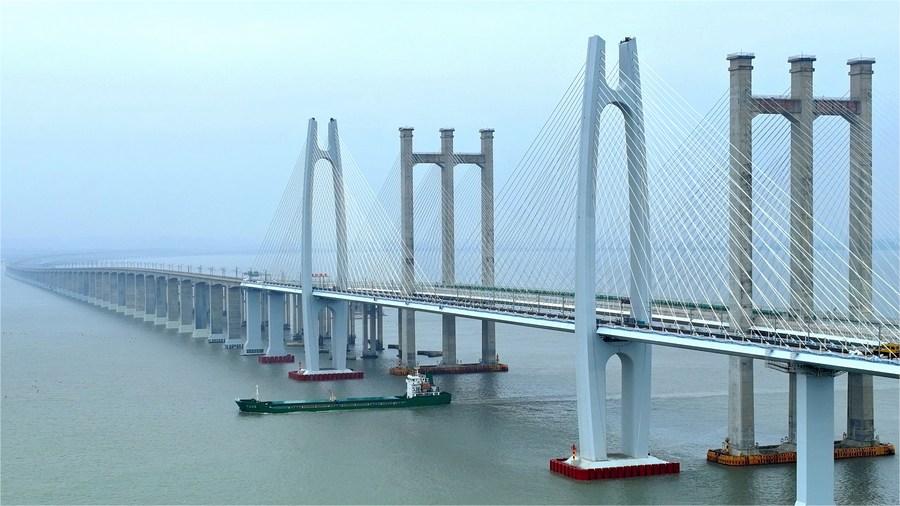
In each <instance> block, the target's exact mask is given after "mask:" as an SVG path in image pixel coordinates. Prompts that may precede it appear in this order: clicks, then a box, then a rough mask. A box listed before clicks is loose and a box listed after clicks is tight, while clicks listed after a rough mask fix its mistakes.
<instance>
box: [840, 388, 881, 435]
mask: <svg viewBox="0 0 900 506" xmlns="http://www.w3.org/2000/svg"><path fill="white" fill-rule="evenodd" d="M874 394H875V392H874V391H873V387H872V376H869V375H866V374H858V373H848V374H847V437H846V438H845V439H844V441H843V443H844V444H845V445H847V446H869V445H872V444H873V443H874V442H875V404H874Z"/></svg>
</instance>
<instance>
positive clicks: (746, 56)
mask: <svg viewBox="0 0 900 506" xmlns="http://www.w3.org/2000/svg"><path fill="white" fill-rule="evenodd" d="M754 58H756V55H755V54H753V53H744V52H738V53H730V54H729V55H728V56H726V57H725V59H726V60H728V61H731V60H752V59H754Z"/></svg>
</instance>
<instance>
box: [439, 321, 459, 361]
mask: <svg viewBox="0 0 900 506" xmlns="http://www.w3.org/2000/svg"><path fill="white" fill-rule="evenodd" d="M441 363H443V364H445V365H455V364H456V317H454V316H451V315H446V314H445V315H441Z"/></svg>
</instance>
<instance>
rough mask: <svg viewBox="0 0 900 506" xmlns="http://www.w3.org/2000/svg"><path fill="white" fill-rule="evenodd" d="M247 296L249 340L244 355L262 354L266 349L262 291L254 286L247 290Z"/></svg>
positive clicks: (245, 344)
mask: <svg viewBox="0 0 900 506" xmlns="http://www.w3.org/2000/svg"><path fill="white" fill-rule="evenodd" d="M246 296H247V340H246V342H244V351H243V352H242V353H241V354H242V355H262V354H263V353H264V352H265V351H266V350H265V348H263V343H262V307H261V304H260V298H261V296H262V292H260V291H259V290H256V289H254V288H248V289H247V290H246Z"/></svg>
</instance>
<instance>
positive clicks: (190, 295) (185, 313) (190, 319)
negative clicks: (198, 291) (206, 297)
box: [178, 279, 194, 334]
mask: <svg viewBox="0 0 900 506" xmlns="http://www.w3.org/2000/svg"><path fill="white" fill-rule="evenodd" d="M178 296H179V300H180V301H181V325H179V326H178V332H180V333H182V334H191V333H193V332H194V285H193V283H192V282H191V280H189V279H182V280H181V289H180V290H179V294H178Z"/></svg>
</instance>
